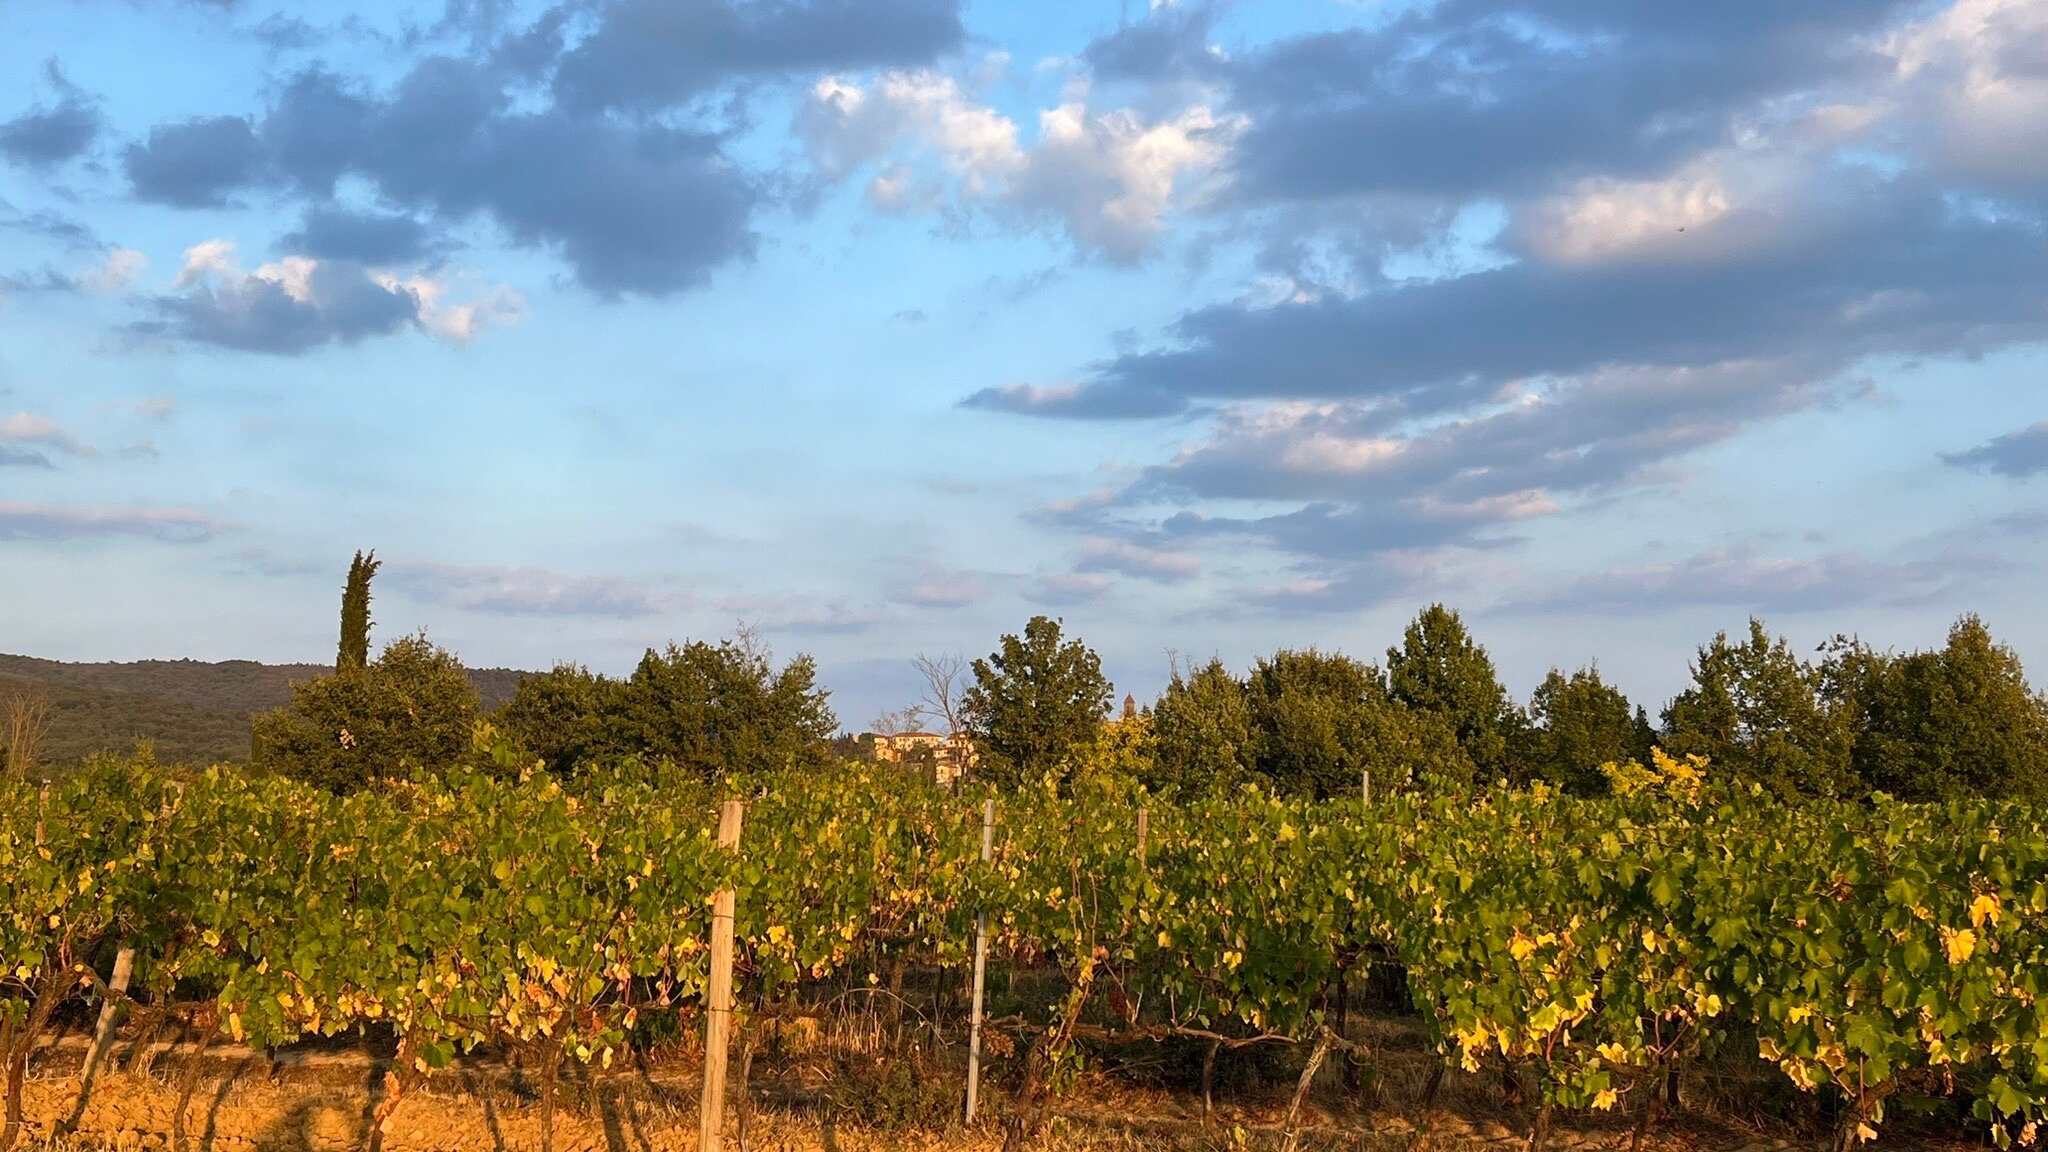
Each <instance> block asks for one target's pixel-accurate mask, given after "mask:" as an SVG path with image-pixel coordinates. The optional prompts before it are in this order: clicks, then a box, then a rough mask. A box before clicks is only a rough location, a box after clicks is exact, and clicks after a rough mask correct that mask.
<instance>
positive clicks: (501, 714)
mask: <svg viewBox="0 0 2048 1152" xmlns="http://www.w3.org/2000/svg"><path fill="white" fill-rule="evenodd" d="M618 691H619V683H618V681H616V680H610V679H607V678H605V677H603V676H598V675H594V674H592V673H591V671H590V669H588V668H585V667H583V666H582V665H579V664H557V665H555V666H554V668H552V669H550V670H549V671H546V672H542V673H539V674H538V675H533V676H527V677H523V678H521V680H520V681H519V685H518V687H516V688H514V689H513V690H512V698H511V699H510V700H507V701H505V703H504V704H503V705H501V706H499V708H498V711H497V714H496V715H495V716H493V717H492V722H493V723H495V724H496V725H497V727H498V730H499V731H500V732H503V733H504V734H505V736H506V737H507V738H509V739H510V740H512V742H513V743H515V744H516V745H518V746H519V747H520V748H522V749H524V750H525V751H527V752H528V753H531V754H532V755H534V756H537V757H539V759H540V760H541V762H542V763H543V764H545V765H546V766H547V768H548V770H549V771H550V772H554V773H556V774H558V775H572V774H574V773H575V772H576V770H577V769H578V767H579V766H581V765H584V764H587V763H589V762H591V761H592V760H594V759H597V758H600V757H602V756H605V755H607V754H609V753H611V752H612V751H613V750H614V741H613V740H612V733H611V732H610V731H608V729H607V725H606V719H607V717H608V716H610V715H611V714H613V713H614V712H616V710H617V708H616V696H617V694H618Z"/></svg>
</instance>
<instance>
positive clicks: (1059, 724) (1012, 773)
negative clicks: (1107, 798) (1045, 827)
mask: <svg viewBox="0 0 2048 1152" xmlns="http://www.w3.org/2000/svg"><path fill="white" fill-rule="evenodd" d="M973 673H974V683H973V684H971V685H969V686H968V689H967V692H966V694H965V695H964V696H963V697H962V698H961V711H962V713H963V715H964V716H965V717H966V720H967V724H968V731H969V732H970V733H971V734H972V735H973V737H974V741H975V745H976V748H977V750H978V751H979V752H980V754H981V764H980V766H979V768H978V769H977V771H978V772H979V774H980V775H981V776H983V777H984V778H986V779H989V780H992V781H994V782H996V783H998V784H1001V785H1003V786H1005V787H1012V788H1014V787H1019V786H1021V785H1024V784H1027V783H1030V782H1032V781H1035V780H1039V779H1042V778H1043V777H1045V776H1046V775H1048V774H1052V773H1059V772H1063V771H1064V769H1065V768H1066V767H1067V761H1068V759H1069V757H1070V756H1071V755H1072V753H1073V752H1074V751H1075V750H1076V749H1077V748H1079V747H1080V746H1082V745H1084V744H1087V743H1090V742H1092V741H1093V740H1094V739H1095V735H1096V730H1097V729H1098V728H1099V727H1101V725H1102V721H1103V716H1104V714H1105V713H1106V712H1107V711H1108V710H1109V700H1110V684H1109V681H1108V679H1106V678H1105V677H1104V676H1103V675H1102V660H1101V658H1100V657H1098V656H1097V655H1096V654H1095V653H1094V651H1093V650H1091V649H1090V648H1089V647H1088V646H1087V645H1086V644H1083V643H1081V642H1080V641H1079V640H1067V639H1064V638H1062V636H1061V634H1060V622H1059V621H1057V620H1053V619H1050V618H1048V617H1045V616H1033V617H1032V618H1031V620H1030V622H1029V623H1027V624H1025V625H1024V634H1023V635H1022V636H1015V635H1005V636H1004V637H1003V638H1002V641H1001V643H1000V644H999V645H998V646H997V649H996V651H995V652H993V653H991V654H989V655H988V656H987V657H986V658H984V659H979V660H976V661H975V662H974V664H973Z"/></svg>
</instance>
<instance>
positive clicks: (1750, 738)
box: [1663, 617, 1854, 799]
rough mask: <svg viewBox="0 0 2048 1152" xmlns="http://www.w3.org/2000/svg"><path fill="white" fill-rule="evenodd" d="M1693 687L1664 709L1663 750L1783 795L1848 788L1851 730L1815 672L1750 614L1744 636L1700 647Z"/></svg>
mask: <svg viewBox="0 0 2048 1152" xmlns="http://www.w3.org/2000/svg"><path fill="white" fill-rule="evenodd" d="M1692 676H1693V686H1692V687H1690V688H1688V689H1686V690H1685V691H1683V692H1681V693H1679V694H1678V695H1677V696H1676V697H1675V698H1673V699H1672V701H1671V703H1670V704H1669V705H1668V706H1666V707H1665V709H1664V739H1663V744H1664V747H1665V748H1666V750H1667V751H1670V752H1673V753H1675V754H1677V755H1679V756H1686V755H1698V756H1705V757H1706V758H1707V762H1708V764H1709V765H1710V769H1709V770H1710V771H1713V770H1718V772H1719V774H1723V775H1727V776H1730V777H1733V778H1735V779H1740V780H1752V781H1755V782H1757V783H1760V784H1762V785H1763V786H1764V787H1766V788H1768V789H1770V790H1771V791H1772V792H1773V793H1776V794H1777V795H1778V796H1779V797H1781V798H1784V799H1794V798H1798V797H1805V796H1836V795H1845V794H1848V793H1850V792H1852V791H1854V780H1853V777H1852V776H1851V774H1850V760H1849V756H1850V739H1849V738H1850V729H1849V727H1848V725H1847V724H1845V723H1844V722H1843V713H1842V712H1841V711H1840V710H1838V709H1834V708H1830V707H1829V705H1828V702H1827V701H1826V699H1824V697H1823V693H1822V687H1823V681H1822V677H1821V674H1820V672H1819V671H1818V670H1816V669H1815V668H1813V667H1812V666H1811V665H1809V664H1807V663H1806V662H1805V661H1803V660H1801V659H1799V658H1798V657H1797V656H1794V655H1793V654H1792V649H1791V646H1790V645H1788V644H1786V643H1785V641H1784V640H1783V639H1782V638H1779V639H1777V640H1773V639H1772V638H1771V636H1770V634H1769V633H1768V632H1766V631H1765V630H1764V624H1763V621H1761V620H1758V619H1756V618H1754V617H1752V618H1751V619H1750V621H1749V636H1748V639H1747V640H1744V641H1740V642H1731V641H1730V640H1729V639H1728V634H1727V633H1726V632H1721V633H1718V634H1716V635H1715V637H1714V640H1713V642H1712V643H1711V644H1708V645H1706V646H1705V647H1703V648H1701V649H1700V650H1699V657H1698V658H1697V659H1696V660H1695V661H1694V662H1693V666H1692Z"/></svg>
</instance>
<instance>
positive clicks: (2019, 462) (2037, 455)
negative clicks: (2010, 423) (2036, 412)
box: [1941, 421, 2048, 478]
mask: <svg viewBox="0 0 2048 1152" xmlns="http://www.w3.org/2000/svg"><path fill="white" fill-rule="evenodd" d="M1941 458H1942V459H1943V460H1945V461H1947V462H1948V463H1950V464H1953V465H1955V466H1957V467H1959V468H1977V469H1981V470H1982V471H1985V472H1995V473H1997V474H1999V475H2001V476H2011V477H2014V478H2023V477H2027V476H2033V475H2035V474H2037V473H2040V472H2048V421H2043V422H2041V423H2039V424H2035V425H2032V426H2031V427H2027V428H2022V429H2020V430H2019V431H2017V432H2008V433H2006V434H2005V435H2003V436H1995V437H1993V438H1991V439H1990V440H1987V441H1985V442H1984V443H1982V444H1979V445H1977V446H1976V447H1975V448H1971V449H1969V450H1967V451H1963V452H1944V453H1942V457H1941Z"/></svg>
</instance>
